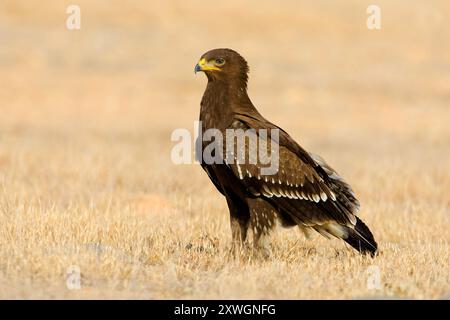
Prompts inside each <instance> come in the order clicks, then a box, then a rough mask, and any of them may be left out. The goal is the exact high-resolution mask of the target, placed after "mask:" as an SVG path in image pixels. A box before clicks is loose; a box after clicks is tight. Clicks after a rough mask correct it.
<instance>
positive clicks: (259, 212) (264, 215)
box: [248, 199, 277, 258]
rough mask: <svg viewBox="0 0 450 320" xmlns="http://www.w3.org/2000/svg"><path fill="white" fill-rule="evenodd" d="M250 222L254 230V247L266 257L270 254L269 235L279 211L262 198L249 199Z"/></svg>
mask: <svg viewBox="0 0 450 320" xmlns="http://www.w3.org/2000/svg"><path fill="white" fill-rule="evenodd" d="M248 205H249V208H250V224H251V228H252V231H253V247H254V248H255V249H256V250H257V251H258V252H259V253H262V255H263V256H264V257H266V258H267V257H269V256H270V243H269V235H270V232H271V231H272V230H273V229H274V227H275V223H276V219H277V211H276V210H275V208H273V207H272V205H271V204H270V203H268V202H266V201H265V200H262V199H249V200H248Z"/></svg>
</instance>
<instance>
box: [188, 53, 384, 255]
mask: <svg viewBox="0 0 450 320" xmlns="http://www.w3.org/2000/svg"><path fill="white" fill-rule="evenodd" d="M200 71H201V72H204V73H205V74H206V77H207V78H208V84H207V86H206V90H205V92H204V94H203V98H202V100H201V108H200V121H201V130H202V132H205V131H206V130H208V129H216V130H219V131H220V132H225V131H226V130H227V129H233V130H238V129H241V130H248V129H254V130H255V132H256V134H258V132H259V130H260V129H266V130H268V131H270V130H277V129H278V130H279V131H278V132H279V138H278V142H275V141H274V140H272V141H270V143H272V144H273V143H277V144H278V145H277V147H278V148H277V149H278V152H279V159H278V161H279V164H278V170H277V172H276V173H274V174H272V175H266V176H263V175H262V174H261V169H262V164H261V163H257V162H256V163H249V161H245V162H244V163H240V162H238V161H232V162H229V161H228V162H227V161H226V159H224V161H223V162H222V163H211V164H208V163H205V161H202V162H201V166H202V168H203V169H204V170H205V171H206V173H207V174H208V176H209V178H210V179H211V181H212V182H213V184H214V185H215V186H216V188H217V189H218V190H219V192H220V193H222V194H223V195H224V196H225V198H226V200H227V204H228V208H229V211H230V220H231V231H232V241H233V242H232V247H233V248H239V247H240V246H242V245H243V244H244V242H245V241H246V238H247V233H248V229H251V230H252V231H253V244H254V247H255V248H256V249H259V250H262V252H264V253H267V254H268V253H269V247H268V245H269V244H268V240H267V239H268V238H267V236H268V235H269V234H270V232H271V231H272V230H273V229H274V227H275V225H276V224H277V223H280V224H281V225H282V226H284V227H292V226H298V227H299V228H300V229H301V230H302V231H304V232H305V235H307V236H308V235H309V233H310V232H311V231H313V230H315V231H317V232H319V233H320V234H321V235H323V236H325V237H327V238H331V237H333V236H334V237H337V238H340V239H343V240H344V241H345V242H347V243H348V244H350V245H351V246H352V247H353V248H355V249H356V250H358V251H359V252H360V253H363V254H367V253H368V254H370V255H371V256H374V255H375V253H376V251H377V243H376V242H375V239H374V237H373V235H372V232H371V231H370V230H369V228H368V227H367V226H366V225H365V224H364V222H362V221H361V219H359V218H358V217H357V216H356V214H357V213H358V211H359V202H358V200H357V199H356V197H355V194H354V192H353V190H352V189H351V187H350V185H349V184H348V183H347V182H345V181H344V179H343V178H342V177H341V176H340V175H339V174H338V173H337V172H336V171H335V170H334V169H333V168H331V167H330V166H329V165H328V164H327V163H326V162H325V161H324V160H323V159H322V158H321V157H320V156H317V155H315V154H312V153H308V152H307V151H305V150H304V149H303V148H302V147H301V146H300V145H299V144H298V143H297V142H295V141H294V139H293V138H292V137H291V136H289V134H287V133H286V132H285V131H284V130H283V129H281V128H280V127H278V126H276V125H274V124H273V123H271V122H270V121H268V120H266V119H265V118H264V117H263V116H262V115H261V114H260V113H259V112H258V110H257V109H256V108H255V106H254V105H253V103H252V102H251V100H250V98H249V96H248V94H247V80H248V71H249V68H248V65H247V62H246V61H245V59H244V58H243V57H242V56H241V55H239V54H238V53H237V52H236V51H233V50H231V49H214V50H211V51H208V52H206V53H205V54H203V55H202V56H201V58H200V61H199V63H198V64H197V65H196V66H195V72H200ZM224 136H225V133H224ZM208 144H209V142H206V141H202V142H201V150H202V154H203V151H204V150H205V148H207V145H208ZM225 144H226V143H224V145H225ZM244 148H245V149H246V151H247V152H248V151H249V150H250V146H249V143H248V142H247V140H246V142H245V145H244Z"/></svg>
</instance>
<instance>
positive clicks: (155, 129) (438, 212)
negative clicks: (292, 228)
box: [0, 0, 450, 298]
mask: <svg viewBox="0 0 450 320" xmlns="http://www.w3.org/2000/svg"><path fill="white" fill-rule="evenodd" d="M71 4H76V5H78V6H79V7H80V8H81V29H80V30H68V29H67V28H66V20H67V18H68V16H69V14H67V13H66V9H67V7H68V6H69V5H71ZM370 4H376V5H378V6H379V7H380V8H381V30H368V28H367V26H366V20H367V18H368V16H369V15H368V14H367V13H366V9H367V7H368V6H369V5H370ZM449 14H450V2H449V1H447V0H433V1H418V0H417V1H387V0H377V1H376V3H373V2H372V1H370V2H368V1H361V0H345V1H331V0H329V1H327V0H316V1H313V2H311V1H283V2H274V1H264V0H263V1H237V0H232V1H221V2H210V1H209V2H208V1H198V0H191V1H144V0H142V1H139V0H130V1H118V0H95V1H87V0H77V1H60V0H42V1H31V0H2V1H1V2H0V208H2V212H3V215H4V218H3V219H4V223H2V224H3V227H2V228H3V229H2V230H3V231H2V235H3V236H2V237H1V241H2V245H1V246H0V251H1V252H0V256H3V257H4V259H3V258H2V260H3V261H4V262H2V263H3V266H2V270H3V273H2V276H1V277H0V283H1V284H3V285H4V286H6V285H7V284H8V286H10V285H11V283H12V284H13V287H20V288H29V287H30V286H39V285H37V284H35V283H34V282H32V285H30V283H25V284H24V283H22V284H21V285H19V284H18V283H19V282H20V281H25V280H23V279H28V278H29V279H32V278H33V277H34V276H36V277H37V279H41V280H42V279H50V280H48V281H49V283H53V284H54V283H59V282H58V281H59V280H58V281H56V280H54V279H59V278H57V277H56V276H54V274H55V273H56V274H59V275H61V274H62V275H64V271H61V270H65V269H64V268H65V267H66V265H67V264H68V263H69V262H67V261H68V260H67V261H66V260H64V258H62V256H63V254H59V255H57V256H56V257H53V258H54V259H55V261H53V263H54V264H52V265H50V264H48V257H46V256H45V257H44V256H42V255H41V254H39V253H36V252H37V251H38V252H40V251H39V250H37V251H36V248H41V247H48V246H50V245H52V244H55V243H61V242H64V241H69V240H68V239H71V240H70V241H71V243H75V244H83V243H86V241H88V240H86V239H90V240H89V241H103V243H109V244H110V245H114V246H115V247H120V248H122V249H123V250H126V251H127V252H128V254H129V255H132V256H133V255H137V253H136V250H135V249H133V248H134V247H133V248H132V246H131V245H130V246H124V245H123V243H140V242H139V241H140V240H142V241H144V240H143V239H144V238H143V237H144V236H145V232H147V233H149V234H150V233H151V232H157V231H155V230H154V231H151V230H152V229H151V228H155V225H158V223H165V222H166V221H167V220H168V219H169V220H170V219H172V218H173V221H178V222H176V223H180V225H179V226H178V228H179V230H180V233H179V234H178V235H177V236H178V237H180V241H181V243H182V244H181V247H183V248H184V244H183V243H184V242H183V241H185V238H183V237H190V236H192V237H193V238H195V237H196V236H197V235H196V233H195V232H196V231H195V230H198V229H202V230H206V231H207V232H209V233H210V234H214V235H218V236H219V237H222V236H223V243H224V244H223V245H226V242H227V241H228V239H229V238H227V237H229V234H228V233H229V230H228V225H227V223H228V222H227V219H228V218H227V210H226V206H225V203H224V201H223V200H222V199H221V197H219V196H218V195H217V194H216V192H215V191H214V188H213V187H212V186H211V184H210V183H209V181H208V178H207V177H206V175H205V174H204V173H203V172H202V171H201V169H200V168H199V167H198V166H196V165H191V166H186V165H184V166H175V165H174V164H172V163H171V161H170V150H171V148H172V147H173V145H174V143H173V142H171V141H170V134H171V132H172V131H173V130H174V129H176V128H188V129H189V130H191V131H192V130H193V121H195V120H196V119H197V118H198V114H199V103H200V99H201V96H202V94H203V90H204V88H205V84H206V78H205V77H204V75H203V74H197V75H194V72H193V68H194V65H195V64H196V63H197V61H198V59H199V57H200V56H201V55H202V54H203V53H204V52H206V51H208V50H210V49H213V48H218V47H228V48H232V49H234V50H236V51H238V52H239V53H241V54H242V55H243V56H244V57H245V58H246V59H247V61H248V62H249V65H250V82H249V94H250V97H251V98H252V100H253V103H254V104H255V105H256V106H257V107H258V108H259V110H260V111H261V113H262V114H263V115H264V116H265V117H266V118H268V119H270V120H271V121H272V122H274V123H276V124H278V125H280V126H281V127H283V128H284V129H285V130H286V131H288V132H289V133H290V134H291V135H292V136H293V137H294V138H295V139H296V140H297V141H298V142H299V143H300V144H301V145H303V146H304V147H305V148H306V149H307V150H309V151H312V152H315V153H319V154H321V155H322V156H323V157H324V158H325V159H327V161H328V162H329V163H330V164H331V165H332V166H333V167H335V168H336V169H337V170H338V171H339V172H340V173H342V174H343V176H344V177H346V178H347V180H349V181H350V182H351V184H352V185H353V186H354V188H355V190H356V192H357V194H358V195H359V196H360V198H361V200H362V203H363V212H364V213H362V214H363V217H364V220H365V221H366V220H367V221H368V224H369V225H370V226H374V227H373V228H374V229H375V234H376V235H377V234H378V235H380V236H379V237H380V241H381V243H397V244H398V243H400V244H401V243H403V245H408V244H409V242H408V241H410V240H411V239H413V240H414V241H415V243H416V242H417V243H427V244H431V243H438V242H440V241H441V243H442V241H444V244H445V245H446V246H445V248H444V251H442V248H441V249H436V256H440V257H444V258H445V257H447V258H448V241H449V234H448V217H449V204H450V199H449V194H448V190H449V187H450V148H449V146H450V126H449V120H450V41H448V40H449V39H450V25H449ZM108 199H109V200H108ZM110 199H113V200H112V201H113V207H114V205H115V206H116V209H117V211H114V210H112V211H111V212H110V211H108V213H107V214H106V213H105V210H106V209H107V210H109V209H110V206H108V203H109V202H108V201H110ZM133 205H135V206H133ZM129 206H131V207H129ZM73 208H75V209H73ZM92 208H97V209H98V211H95V210H94V209H92ZM105 208H106V209H105ZM124 208H131V209H130V210H131V211H126V210H125V211H124ZM133 208H134V209H133ZM186 208H189V209H186ZM73 210H75V211H73ZM92 210H94V211H92ZM127 210H128V209H127ZM186 210H188V213H186V212H185V211H186ZM40 212H41V213H42V214H44V213H45V214H47V215H48V214H50V213H49V212H52V213H53V214H54V216H51V217H53V218H51V219H50V218H49V217H48V216H46V217H47V218H46V219H47V220H45V219H42V215H40ZM85 212H88V213H89V215H88V216H86V217H85V218H86V220H83V219H82V220H76V219H75V218H74V217H75V216H77V214H78V213H79V214H80V215H81V216H83V214H85ZM93 212H94V213H93ZM114 212H116V213H114ZM124 212H127V213H124ZM161 212H162V213H163V214H162V213H161ZM209 212H212V213H209ZM142 213H143V214H142ZM65 214H66V215H68V216H67V217H66V216H65ZM431 214H432V215H433V217H434V219H435V220H434V221H431V222H430V221H429V217H430V215H431ZM50 215H51V214H50ZM124 215H125V217H126V218H125V219H124ZM61 216H63V217H65V218H64V219H67V220H64V219H63V222H60V221H61ZM83 217H84V216H83ZM168 217H170V218H168ZM391 218H392V219H394V221H388V219H391ZM18 219H19V220H18ZM74 219H75V220H74ZM80 219H81V218H80ZM133 219H135V220H136V225H135V226H134V227H133V228H142V230H141V229H139V230H141V231H142V232H141V233H139V234H136V235H135V236H136V238H132V237H131V236H130V237H131V238H130V239H128V238H127V239H122V238H121V237H123V235H124V234H126V233H127V232H131V231H130V230H131V227H130V230H129V229H127V227H126V223H128V222H129V221H135V220H133ZM208 219H210V220H208ZM410 219H412V220H414V219H415V220H414V223H413V224H412V225H409V226H405V221H408V220H410ZM19 221H20V222H19ZM64 221H65V222H64ZM80 221H83V222H82V223H81V222H80ZM98 221H99V222H98ZM110 221H113V222H116V223H117V224H118V228H119V229H118V230H122V231H123V232H119V233H118V234H116V235H115V236H112V235H110V234H109V233H108V232H109V231H105V230H109V229H108V228H109V227H110V224H108V223H110ZM192 221H194V222H192ZM205 221H218V222H212V223H213V224H212V226H213V227H211V228H212V229H208V228H209V227H206V225H207V224H208V223H207V222H205ZM97 222H98V224H95V223H97ZM58 223H61V225H59V224H58ZM129 223H131V222H129ZM174 223H175V222H174ZM214 223H215V224H214ZM17 225H21V226H22V229H21V230H25V231H23V232H22V233H17V232H18V231H17ZM67 226H72V227H69V229H67ZM393 226H401V228H400V229H401V231H399V229H398V228H397V229H395V228H393ZM422 226H426V228H429V229H422V230H421V231H420V232H419V231H417V228H419V227H422ZM77 228H82V229H83V228H85V229H86V230H91V229H92V230H91V231H92V234H91V235H89V236H86V237H85V236H84V235H81V236H80V235H79V233H77V232H76V230H77ZM120 228H124V229H120ZM174 228H175V230H178V229H176V228H177V226H176V225H175V227H174ZM190 228H191V229H190ZM205 228H206V229H205ZM102 230H103V231H104V232H106V233H102V232H103V231H102ZM186 230H191V231H186ZM426 230H430V232H426ZM189 232H191V233H189ZM183 233H184V234H183ZM105 234H106V235H105ZM141 238H142V239H141ZM221 239H222V238H221ZM289 239H291V238H289ZM406 239H409V240H406ZM413 240H411V241H413ZM108 241H109V242H108ZM186 241H187V240H186ZM30 243H33V244H36V245H38V247H35V248H33V247H30ZM324 243H326V244H327V245H329V242H324ZM175 247H176V246H175ZM181 247H180V248H181ZM176 248H178V247H176ZM409 248H410V250H411V254H413V252H415V251H416V249H417V248H416V247H414V246H412V245H411V246H410V247H409ZM161 250H162V249H161ZM174 250H175V249H174ZM177 250H178V249H177ZM156 252H158V251H157V250H156ZM66 255H68V253H67V252H66ZM165 257H166V258H167V259H168V260H170V259H172V258H171V257H172V256H170V255H169V256H165ZM424 257H425V258H423V259H424V261H425V260H427V259H428V258H426V257H427V256H424ZM80 259H81V258H79V257H78V260H77V261H78V264H80V265H81V266H82V267H83V262H82V261H81V262H80V261H79V260H80ZM173 259H175V258H173ZM410 259H412V260H411V264H412V265H414V264H415V263H416V262H417V261H414V259H413V258H412V255H411V256H410ZM69 260H70V259H69ZM81 260H82V259H81ZM177 261H178V260H177ZM421 261H422V260H421ZM391 262H392V261H391ZM447 262H448V260H447ZM174 263H175V265H177V262H174ZM85 264H86V265H85V266H84V269H83V270H84V272H85V274H89V272H90V271H89V270H91V269H89V268H92V267H91V266H90V265H89V263H88V262H86V263H85ZM386 264H388V265H389V261H388V262H386ZM394 265H395V264H394V262H392V264H391V265H390V266H391V267H392V266H394ZM446 267H447V268H445V266H444V267H442V268H440V270H438V271H430V270H431V269H430V270H424V271H423V273H420V274H419V275H418V278H417V279H422V277H426V275H427V274H430V272H437V274H435V276H434V278H433V279H435V282H433V283H432V284H430V283H429V281H428V280H429V279H428V280H426V281H425V282H420V281H419V280H417V281H419V282H420V285H417V284H416V282H414V283H413V284H411V283H410V284H411V286H412V287H407V288H406V289H405V288H404V287H402V286H400V285H396V284H395V280H392V281H393V283H394V284H392V283H391V284H390V286H387V287H385V291H383V294H389V292H391V291H392V292H393V293H392V292H391V293H392V294H400V295H409V296H415V297H437V296H439V295H441V294H442V293H443V292H448V288H449V285H448V283H449V278H448V274H449V272H445V271H448V264H447V266H446ZM108 270H109V269H108ZM111 270H115V269H114V268H112V269H111ZM111 270H109V271H110V272H112V273H113V274H115V273H114V272H115V271H111ZM164 270H166V268H165V266H164V267H162V269H161V270H160V272H165V271H164ZM433 270H434V269H433ZM109 271H108V272H109ZM439 272H444V273H439ZM19 274H20V277H18V278H15V276H17V275H19ZM92 274H93V275H95V274H96V272H95V271H92ZM98 274H107V273H101V272H99V273H98ZM445 274H447V275H446V276H445ZM27 275H28V276H27ZM31 275H33V276H31ZM116 276H117V277H118V278H120V277H122V276H123V275H122V274H119V273H118V274H116ZM27 277H28V278H27ZM52 277H56V278H52ZM92 277H93V278H95V276H92ZM143 277H144V276H143ZM394 278H395V277H394ZM11 279H13V280H11ZM14 279H16V280H14ZM17 279H22V280H20V281H19V280H17ZM33 279H34V278H33ZM51 279H53V280H51ZM86 279H91V278H89V276H86ZM437 279H438V280H439V281H438V280H437ZM30 281H31V280H30ZM42 281H44V280H42ZM55 281H56V282H55ZM92 281H93V280H92ZM148 281H151V280H148ZM180 281H182V280H180ZM198 281H200V282H197V283H201V279H200V280H198ZM205 281H206V280H205ZM258 281H259V280H257V279H255V282H254V283H255V286H256V287H254V288H257V283H258ZM405 281H406V280H405ZM427 281H428V282H427ZM227 282H230V279H228V280H227ZM408 283H409V282H408ZM424 283H427V284H424ZM194 286H195V285H194ZM285 286H287V287H288V286H289V283H286V284H285ZM93 287H94V286H93ZM173 288H175V289H176V288H177V287H176V286H175V287H173ZM173 288H172V289H173ZM252 288H253V287H252ZM175 289H173V290H174V291H171V290H170V288H169V289H168V288H165V289H164V290H163V289H161V291H160V293H159V294H157V295H156V296H157V297H165V295H167V296H171V294H172V296H173V295H177V294H179V293H180V291H179V290H178V289H177V290H178V291H177V290H175ZM202 290H204V288H203V289H202ZM239 290H243V291H239ZM239 290H234V291H233V289H230V290H229V294H228V295H227V294H224V295H220V294H219V293H217V292H216V295H214V293H211V292H210V294H208V290H206V291H205V290H204V291H201V290H200V291H198V292H205V293H204V295H203V296H202V295H195V294H192V295H191V296H189V295H188V294H184V293H180V294H181V297H197V298H198V297H200V298H204V297H224V296H225V297H235V296H238V297H244V298H248V297H258V295H252V294H253V293H254V292H257V291H256V290H257V289H255V291H252V290H253V289H249V290H248V291H246V290H245V289H242V288H239ZM280 290H281V291H273V292H277V293H274V295H271V296H268V297H272V298H273V297H275V298H280V297H287V296H286V292H285V291H283V290H282V287H280ZM389 290H391V291H389ZM24 292H25V293H24ZM162 292H164V294H163V293H162ZM193 292H194V291H193ZM195 292H197V291H195ZM227 292H228V291H227ZM238 292H244V293H245V292H246V293H248V294H246V295H245V294H244V293H242V294H243V295H244V296H239V293H238ZM291 292H292V291H291ZM339 292H340V291H339V290H336V291H335V292H334V293H330V292H328V293H325V292H324V291H323V290H322V291H320V290H319V291H317V292H316V293H317V294H316V295H314V294H315V293H314V291H313V290H312V289H311V288H310V289H309V293H307V292H297V293H295V294H293V295H291V296H289V297H291V298H298V297H310V296H308V294H311V295H312V296H315V297H332V296H333V294H335V295H337V296H338V294H339ZM9 294H12V293H11V292H10V293H9ZM33 294H36V292H34V293H31V291H27V290H26V289H24V291H17V293H16V295H15V296H18V297H23V296H33ZM355 294H365V293H364V291H362V293H361V292H359V291H358V292H357V293H355Z"/></svg>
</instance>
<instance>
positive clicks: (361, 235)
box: [344, 217, 378, 257]
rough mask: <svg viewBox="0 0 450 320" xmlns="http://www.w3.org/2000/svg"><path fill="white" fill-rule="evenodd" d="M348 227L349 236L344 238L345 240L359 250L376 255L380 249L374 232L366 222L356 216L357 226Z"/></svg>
mask: <svg viewBox="0 0 450 320" xmlns="http://www.w3.org/2000/svg"><path fill="white" fill-rule="evenodd" d="M347 228H348V229H347V237H346V238H344V241H345V242H347V243H348V244H349V245H351V246H352V247H353V248H355V249H356V250H358V251H359V252H360V253H363V254H367V253H368V254H370V255H371V256H372V257H374V256H375V253H376V252H377V249H378V244H377V243H376V241H375V239H374V237H373V234H372V232H371V231H370V230H369V228H368V227H367V226H366V225H365V223H364V222H362V220H361V219H359V218H358V217H356V225H355V227H354V228H349V227H347Z"/></svg>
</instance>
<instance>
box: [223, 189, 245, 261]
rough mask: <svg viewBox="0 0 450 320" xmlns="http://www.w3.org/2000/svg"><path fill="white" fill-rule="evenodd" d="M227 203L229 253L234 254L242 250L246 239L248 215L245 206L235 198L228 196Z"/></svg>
mask: <svg viewBox="0 0 450 320" xmlns="http://www.w3.org/2000/svg"><path fill="white" fill-rule="evenodd" d="M227 203H228V208H229V210H230V225H231V238H232V242H231V251H232V253H233V254H235V253H236V251H240V250H241V249H242V247H243V246H244V243H245V240H246V239H247V230H248V227H249V222H250V213H249V208H248V206H247V204H245V203H244V202H243V201H241V200H239V199H237V198H233V197H230V196H228V197H227Z"/></svg>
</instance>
